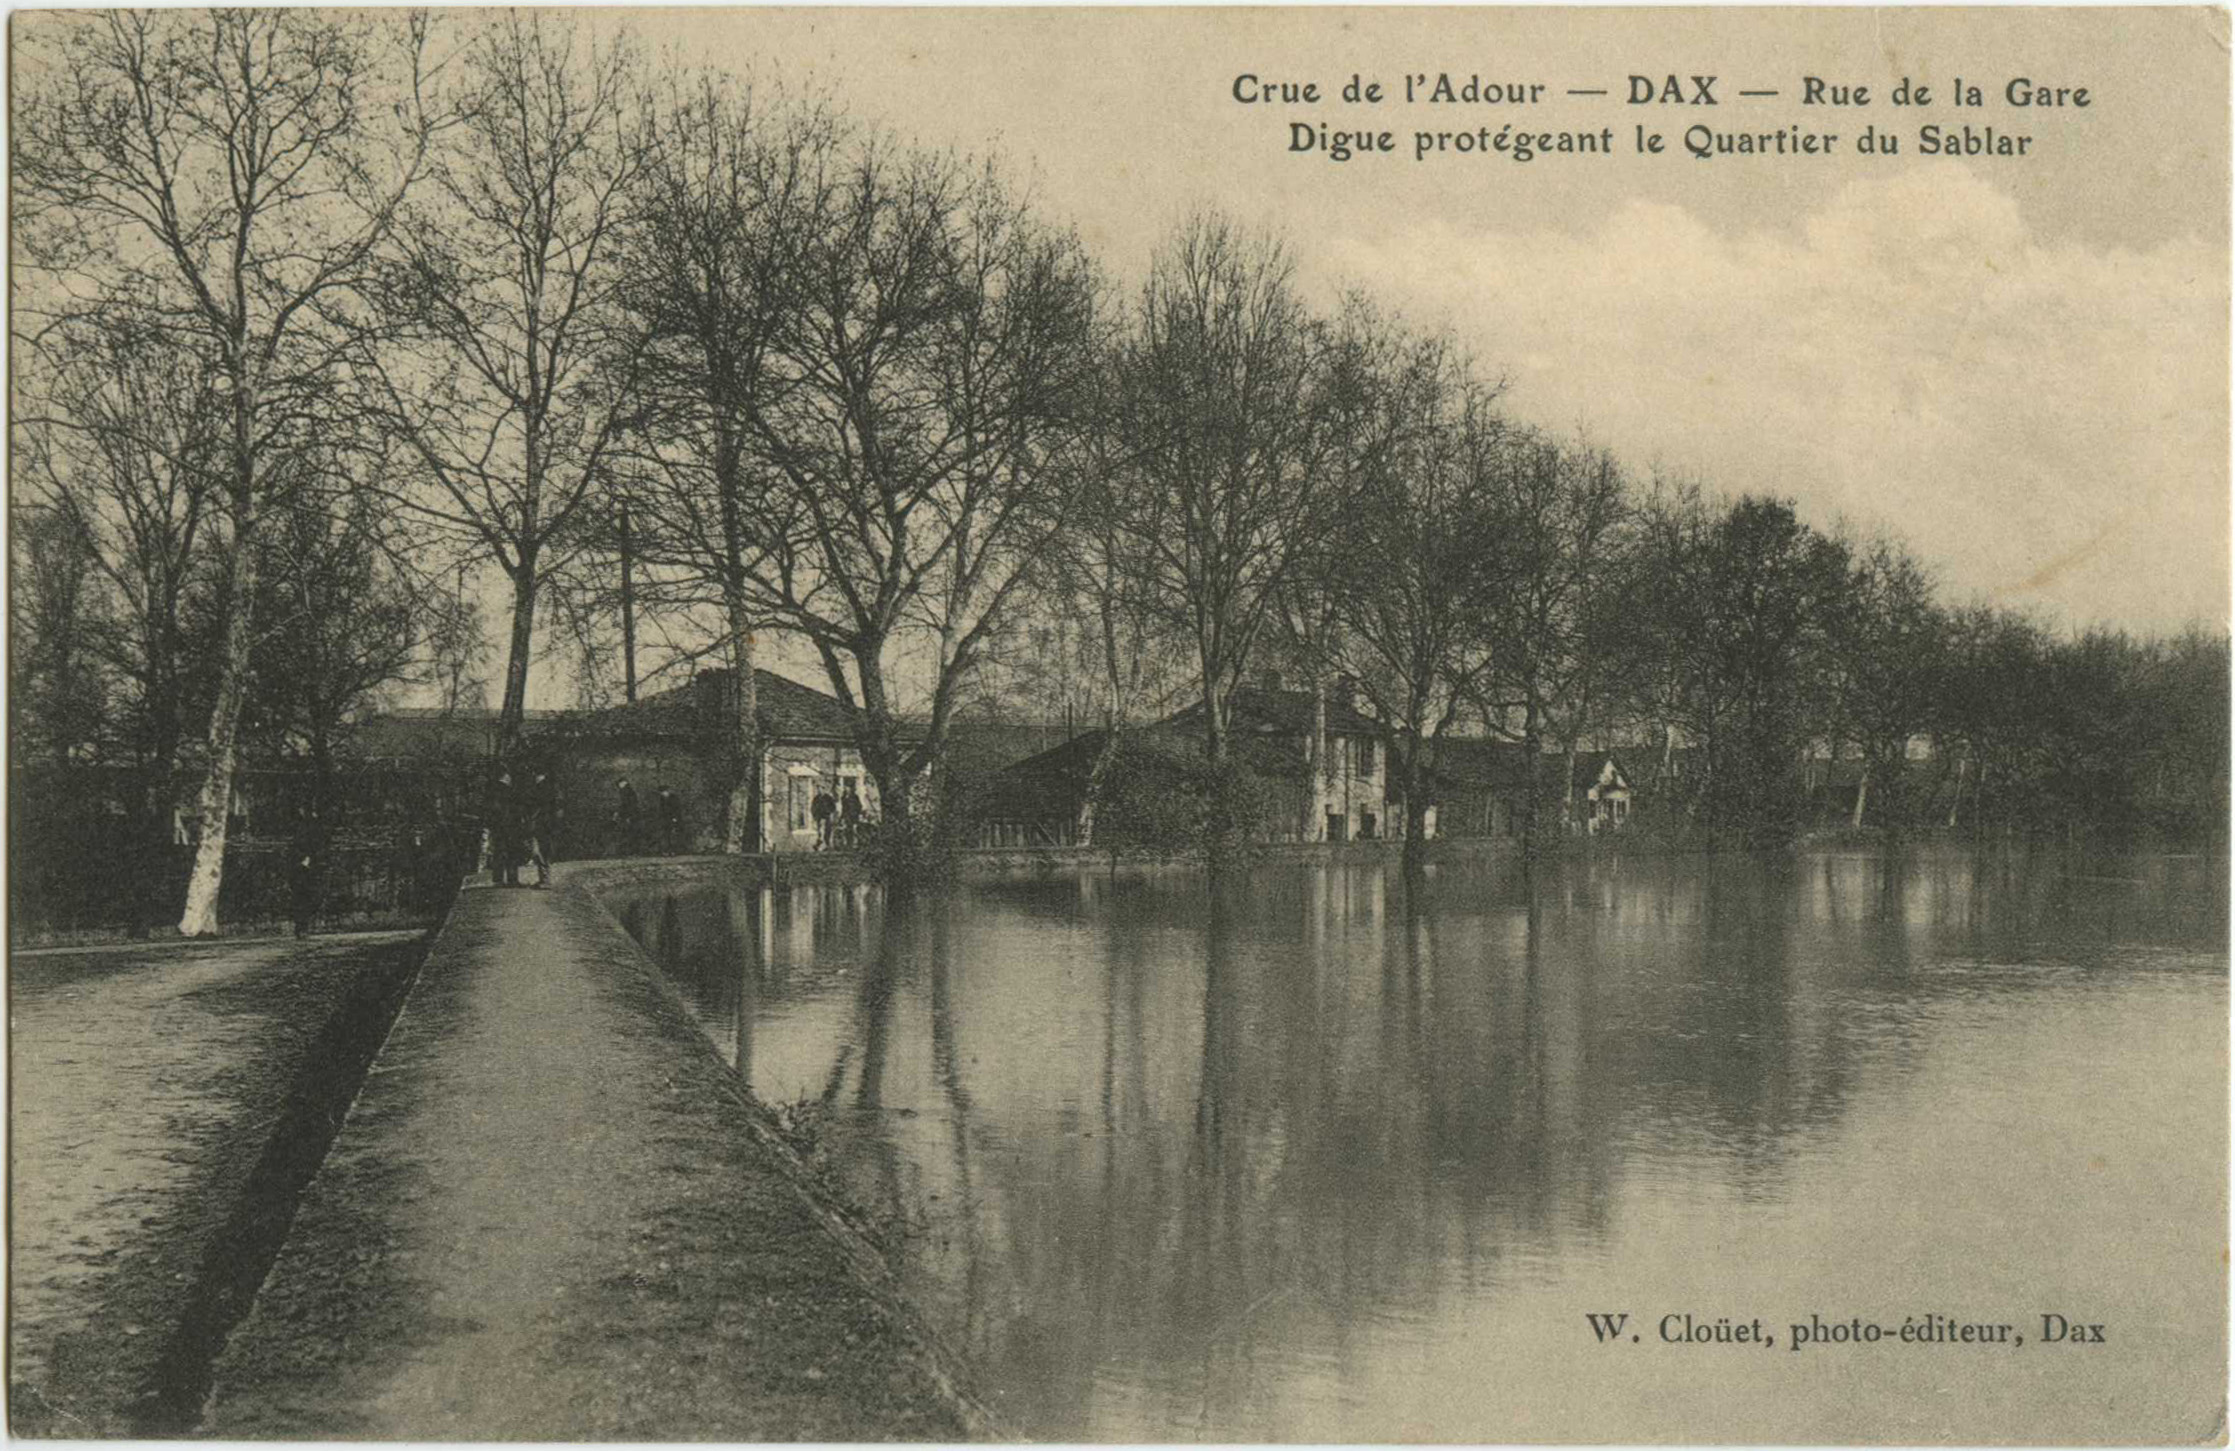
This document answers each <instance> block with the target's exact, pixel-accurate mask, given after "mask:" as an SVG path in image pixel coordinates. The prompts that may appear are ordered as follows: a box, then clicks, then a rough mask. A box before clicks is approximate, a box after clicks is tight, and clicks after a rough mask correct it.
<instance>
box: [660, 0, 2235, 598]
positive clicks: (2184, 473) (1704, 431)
mask: <svg viewBox="0 0 2235 1451" xmlns="http://www.w3.org/2000/svg"><path fill="white" fill-rule="evenodd" d="M628 23H629V24H630V25H631V26H632V27H633V28H634V29H635V30H636V32H637V33H638V35H639V37H640V39H641V40H642V41H644V42H645V43H647V45H648V46H649V47H651V48H652V49H653V50H654V51H659V50H660V49H662V48H663V47H670V46H674V47H679V48H680V49H679V51H678V52H677V53H679V54H681V55H683V56H685V57H687V58H689V59H691V60H703V61H706V62H709V63H715V64H721V65H726V66H730V67H733V68H736V69H739V70H741V71H742V70H747V69H758V70H760V71H762V72H764V73H773V74H778V75H782V76H785V77H787V78H788V79H791V80H793V81H797V80H798V79H800V78H802V77H805V76H811V77H812V78H813V81H814V83H816V84H819V85H821V86H822V87H825V88H826V89H827V90H829V91H830V92H831V93H832V94H834V95H835V96H837V97H838V98H840V99H841V100H843V101H844V102H845V103H846V104H847V105H848V107H849V108H850V109H851V110H852V111H854V112H855V113H856V114H858V115H861V116H864V117H868V118H877V119H882V120H885V121H888V122H890V123H891V124H893V125H895V126H896V127H897V128H898V129H900V130H902V131H904V132H906V133H909V134H911V135H914V136H916V137H918V138H920V139H922V140H924V141H926V142H931V143H935V144H941V145H956V146H961V147H966V148H970V149H994V150H998V151H999V152H1001V153H1002V154H1004V155H1005V156H1007V157H1008V158H1010V159H1011V160H1012V161H1013V162H1014V163H1016V164H1017V165H1018V166H1019V167H1020V168H1022V169H1025V170H1027V171H1029V172H1030V173H1031V174H1033V175H1034V176H1035V177H1036V178H1037V182H1038V186H1039V190H1040V194H1041V195H1042V197H1043V198H1044V199H1045V204H1046V206H1047V208H1048V210H1049V211H1050V212H1051V213H1052V214H1053V215H1055V216H1058V217H1061V218H1064V219H1067V220H1069V221H1071V222H1073V223H1075V224H1076V225H1077V226H1078V227H1079V228H1080V230H1081V231H1082V233H1083V234H1084V235H1085V236H1086V237H1087V239H1088V240H1089V242H1090V243H1091V244H1092V245H1093V246H1094V247H1095V249H1096V250H1097V252H1098V253H1099V254H1100V255H1101V256H1102V257H1103V258H1104V259H1105V261H1106V262H1107V264H1108V265H1109V266H1110V267H1111V269H1112V270H1113V271H1114V272H1115V273H1117V274H1118V275H1120V276H1121V277H1128V276H1135V275H1137V274H1138V272H1139V270H1140V268H1141V267H1142V265H1143V263H1144V262H1145V259H1146V257H1147V255H1148V253H1149V251H1150V250H1151V249H1152V248H1153V246H1154V245H1155V242H1156V240H1157V237H1158V236H1159V235H1160V234H1161V233H1162V231H1163V230H1164V229H1165V228H1166V227H1168V226H1169V225H1170V224H1171V222H1172V221H1173V219H1174V218H1176V217H1178V216H1180V215H1181V214H1183V213H1184V212H1185V211H1187V210H1188V209H1189V208H1190V207H1192V206H1194V205H1197V204H1200V203H1203V202H1216V203H1218V204H1221V205H1224V206H1226V207H1228V208H1230V209H1233V210H1235V211H1237V212H1240V213H1244V214H1246V215H1249V216H1252V217H1259V218H1262V219H1263V220H1264V221H1265V222H1267V223H1268V224H1270V225H1272V226H1275V227H1277V228H1279V229H1281V230H1282V231H1284V232H1285V233H1286V234H1287V235H1288V237H1289V238H1290V239H1291V241H1292V242H1293V244H1294V246H1295V248H1296V251H1297V254H1298V256H1299V258H1300V261H1301V263H1302V266H1303V269H1304V272H1305V275H1306V277H1307V280H1308V281H1309V282H1310V284H1311V285H1312V286H1314V287H1315V288H1319V289H1325V290H1327V291H1329V292H1332V290H1333V289H1334V288H1336V287H1339V286H1342V285H1348V284H1354V283H1356V284H1364V285H1366V286H1367V287H1368V288H1369V289H1370V290H1372V291H1374V292H1375V293H1376V294H1377V295H1379V296H1381V297H1383V298H1385V299H1388V300H1390V301H1392V302H1394V303H1397V304H1399V305H1401V306H1402V307H1403V308H1404V309H1405V310H1406V311H1407V312H1408V313H1409V314H1411V315H1412V316H1413V317H1415V318H1416V319H1417V320H1419V321H1422V322H1425V323H1431V324H1439V323H1448V324H1449V325H1450V326H1451V327H1452V328H1454V329H1455V330H1457V331H1458V332H1459V333H1460V334H1461V335H1462V336H1463V337H1465V338H1466V339H1467V340H1468V341H1469V342H1470V343H1471V344H1472V345H1473V346H1474V347H1475V348H1476V349H1477V350H1478V352H1479V354H1480V356H1481V357H1482V359H1483V360H1484V361H1485V363H1486V364H1488V365H1489V366H1490V367H1491V368H1493V369H1495V370H1498V371H1502V372H1504V373H1505V374H1506V375H1507V376H1509V377H1510V379H1511V381H1512V392H1511V394H1510V397H1511V401H1512V406H1513V409H1514V411H1515V412H1516V413H1518V414H1520V415H1521V416H1523V417H1525V418H1527V419H1529V420H1531V421H1534V422H1538V423H1542V424H1546V425H1549V426H1553V427H1558V428H1563V429H1566V428H1577V427H1581V428H1584V429H1587V430H1588V431H1589V432H1590V433H1591V434H1592V435H1593V436H1594V437H1595V438H1597V439H1598V440H1600V441H1602V442H1604V443H1606V444H1608V445H1610V446H1612V447H1613V448H1615V449H1616V450H1617V451H1618V452H1619V453H1620V454H1621V455H1622V456H1623V457H1624V458H1625V459H1627V460H1628V461H1630V462H1631V463H1632V464H1634V465H1635V466H1637V467H1638V468H1639V469H1641V470H1643V469H1647V468H1651V467H1654V466H1659V467H1663V468H1666V469H1668V470H1670V471H1673V472H1677V473H1683V474H1689V475H1695V476H1698V477H1700V478H1702V479H1704V480H1706V481H1709V482H1711V483H1713V484H1715V485H1716V486H1718V487H1721V488H1724V489H1728V490H1732V491H1736V490H1744V489H1752V490H1768V491H1773V492H1777V493H1780V494H1786V495H1790V496H1791V497H1794V498H1796V499H1798V500H1799V501H1800V502H1801V504H1802V505H1803V507H1804V508H1805V509H1806V511H1807V512H1808V514H1809V515H1810V517H1812V518H1813V519H1815V520H1817V521H1819V522H1825V523H1828V522H1830V521H1831V520H1833V519H1834V518H1835V517H1842V516H1843V517H1845V518H1847V519H1849V520H1851V521H1853V522H1854V523H1855V524H1857V525H1858V526H1860V527H1862V528H1865V529H1869V528H1875V527H1887V528H1892V529H1894V530H1896V531H1898V532H1899V533H1900V534H1901V535H1903V536H1904V537H1905V538H1907V539H1908V540H1909V541H1910V542H1911V543H1912V544H1913V545H1914V547H1915V548H1916V549H1917V551H1918V552H1919V553H1920V554H1922V555H1923V556H1924V557H1926V558H1927V559H1928V560H1929V561H1931V562H1932V563H1933V565H1934V566H1935V567H1936V568H1937V569H1938V570H1939V571H1940V574H1941V576H1942V578H1943V579H1944V581H1945V582H1946V584H1947V586H1948V588H1949V589H1950V591H1951V593H1953V594H1955V595H1957V596H1959V597H1965V596H1969V595H1972V594H1984V595H1989V596H1992V597H1994V598H1996V599H1999V600H2004V601H2008V602H2011V603H2014V604H2021V605H2026V606H2029V607H2033V608H2036V609H2038V610H2040V611H2041V612H2042V613H2043V614H2044V615H2045V616H2047V617H2049V618H2052V619H2055V620H2058V621H2062V622H2068V623H2087V622H2093V621H2098V620H2100V621H2107V622H2111V623H2117V624H2123V625H2129V626H2134V627H2140V628H2152V629H2154V628H2172V627H2178V626H2179V625H2180V624H2182V623H2184V622H2185V621H2187V620H2189V619H2192V618H2199V619H2207V620H2215V621H2216V620H2220V619H2223V618H2225V616H2226V614H2227V609H2228V599H2227V571H2228V558H2227V539H2228V525H2227V511H2228V479H2227V457H2228V456H2227V437H2228V420H2227V393H2228V390H2227V364H2226V359H2227V333H2226V317H2227V304H2228V299H2227V278H2228V257H2227V233H2228V219H2227V201H2228V193H2227V165H2228V148H2227V124H2228V123H2227V102H2226V96H2227V72H2226V65H2227V60H2226V50H2225V45H2226V36H2225V34H2224V27H2225V25H2226V18H2225V16H2224V15H2221V14H2216V13H2212V12H2203V11H2138V10H2124V11H2117V12H2102V11H2098V12H2075V11H2040V10H2025V11H2013V10H1999V11H1970V12H1963V13H1960V14H1950V13H1945V12H1931V11H1917V10H1874V11H1837V12H1826V11H1809V12H1773V13H1754V14H1744V13H1732V12H1720V13H1710V12H1700V11H1653V10H1642V11H1640V10H1631V11H1623V12H1619V13H1616V12H1593V11H1573V10H1549V11H1535V12H1511V11H1504V12H1467V11H1451V10H1440V11H1438V10H1428V11H1422V10H1408V11H1383V12H1373V11H1359V10H1310V11H1295V10H1285V11H1215V12H1205V11H1157V12H1086V13H1077V12H1071V13H1059V12H1049V11H995V12H977V13H963V14H957V13H951V12H937V11H902V12H895V11H858V10H821V11H808V12H801V11H791V12H757V13H737V12H729V13H707V12H698V13H681V14H678V13H673V12H659V11H640V12H636V13H634V14H633V15H631V16H630V17H629V22H628ZM1441 71H1449V72H1451V73H1453V74H1454V76H1455V77H1457V78H1459V79H1462V80H1463V79H1465V78H1466V77H1467V76H1469V75H1473V74H1477V73H1479V74H1480V75H1481V76H1482V77H1483V78H1484V79H1485V80H1488V81H1494V82H1499V83H1510V82H1523V83H1531V82H1533V83H1541V84H1543V85H1544V86H1545V87H1546V91H1545V94H1544V99H1543V100H1542V101H1541V102H1540V103H1539V104H1536V105H1533V106H1523V107H1514V106H1499V107H1491V106H1482V105H1475V106H1434V107H1431V106H1412V107H1405V106H1400V105H1391V104H1385V105H1383V106H1380V107H1366V106H1353V105H1345V104H1343V103H1342V102H1341V101H1340V100H1339V98H1338V97H1337V96H1336V92H1338V91H1339V88H1340V86H1341V84H1342V82H1343V81H1344V80H1346V79H1347V78H1348V77H1349V76H1350V75H1351V74H1352V73H1353V72H1360V73H1363V74H1364V75H1365V76H1366V77H1367V78H1368V79H1375V78H1379V79H1381V80H1383V81H1384V82H1385V83H1386V84H1388V85H1390V87H1391V90H1392V91H1394V89H1395V86H1396V85H1397V84H1399V83H1401V79H1402V77H1403V76H1404V75H1405V74H1406V73H1408V72H1412V73H1428V74H1431V75H1432V74H1434V73H1436V72H1441ZM1242 72H1252V73H1255V74H1257V75H1259V76H1261V77H1264V78H1266V79H1275V78H1282V79H1296V80H1317V81H1318V82H1319V83H1320V84H1321V86H1322V88H1323V93H1325V94H1326V95H1327V96H1328V98H1329V99H1327V100H1323V101H1322V102H1321V103H1320V104H1318V105H1313V106H1296V107H1280V106H1263V105H1259V106H1243V105H1240V104H1237V103H1236V102H1235V101H1234V100H1233V98H1232V86H1233V81H1234V78H1235V76H1236V75H1237V74H1240V73H1242ZM1671 72H1673V73H1676V74H1678V75H1680V76H1684V77H1690V76H1692V75H1694V74H1700V75H1713V76H1717V77H1719V78H1720V79H1718V80H1717V81H1716V82H1715V83H1714V88H1713V89H1714V94H1715V96H1716V99H1717V100H1718V102H1719V103H1720V104H1718V105H1716V106H1713V107H1706V106H1674V105H1666V106H1664V105H1652V106H1632V105H1629V104H1626V92H1627V77H1628V76H1630V75H1631V74H1633V73H1638V74H1648V75H1654V76H1664V75H1666V74H1667V73H1671ZM1806 75H1816V76H1819V77H1822V78H1824V79H1825V80H1827V81H1833V82H1841V83H1846V84H1863V85H1868V86H1869V87H1870V88H1871V91H1872V104H1870V105H1868V106H1866V107H1860V108H1853V109H1847V110H1838V109H1834V108H1831V107H1825V106H1804V105H1802V104H1800V99H1799V98H1800V91H1801V83H1802V78H1803V77H1804V76H1806ZM1959 75H1960V76H1962V77H1963V78H1964V79H1965V80H1966V81H1967V82H1969V83H1973V84H1977V85H1979V86H1980V87H1981V89H1982V91H1983V92H1984V93H1985V100H1986V101H1987V104H1986V105H1984V106H1982V107H1979V108H1977V109H1963V110H1958V109H1956V108H1954V107H1952V106H1951V105H1949V104H1948V92H1949V91H1950V90H1951V89H1952V86H1953V82H1954V80H1955V78H1956V77H1957V76H1959ZM1904 76H1908V77H1911V78H1913V79H1914V80H1916V81H1919V82H1922V83H1924V84H1926V85H1929V86H1930V87H1932V89H1933V92H1934V101H1933V104H1932V105H1930V106H1928V107H1923V108H1902V107H1895V106H1893V105H1891V104H1890V93H1891V90H1892V87H1893V85H1894V84H1895V83H1896V82H1897V81H1899V80H1900V79H1902V78H1903V77H1904ZM2018 76H2026V77H2030V78H2032V79H2033V80H2035V81H2036V82H2037V83H2039V84H2043V85H2048V86H2052V87H2053V86H2060V85H2061V86H2065V87H2068V88H2069V87H2079V86H2085V87H2087V88H2088V90H2089V92H2090V95H2089V100H2090V104H2089V105H2088V106H2087V107H2086V108H2084V109H2081V108H2072V107H2067V108H2064V109H2056V110H2044V109H2039V108H2031V109H2027V110H2022V111H2021V110H2015V109H2012V108H2011V107H2010V106H2008V105H2007V104H2006V103H2005V101H2004V96H2003V90H2004V86H2005V85H2006V83H2007V82H2008V81H2009V80H2011V79H2012V78H2015V77H2018ZM1685 87H1686V89H1687V90H1690V89H1691V83H1690V82H1689V81H1688V80H1687V81H1686V82H1685ZM1592 88H1604V89H1607V90H1609V91H1611V92H1613V94H1612V95H1610V96H1608V97H1605V98H1589V97H1568V96H1566V95H1565V94H1564V92H1566V91H1567V90H1569V89H1592ZM1741 89H1760V90H1777V91H1779V92H1780V93H1781V94H1780V95H1779V96H1777V97H1775V98H1769V97H1757V98H1741V97H1739V96H1738V95H1737V94H1736V92H1737V91H1739V90H1741ZM1295 120H1306V121H1311V122H1320V121H1324V122H1326V123H1327V124H1329V125H1331V126H1338V127H1343V128H1357V127H1361V126H1363V127H1368V128H1370V129H1377V130H1378V129H1388V130H1391V131H1394V132H1395V133H1396V139H1397V142H1398V144H1399V146H1400V148H1401V154H1400V155H1398V156H1395V157H1371V158H1361V159H1355V160H1352V161H1350V162H1347V163H1341V164H1338V163H1334V162H1330V161H1327V160H1325V159H1322V158H1321V157H1319V156H1316V155H1292V154H1289V153H1288V152H1287V151H1286V149H1285V148H1286V144H1287V140H1288V135H1289V132H1288V126H1289V123H1290V122H1292V121H1295ZM1508 121H1512V122H1515V123H1517V124H1523V125H1526V126H1527V127H1529V128H1530V129H1537V130H1542V129H1553V130H1562V129H1565V130H1586V129H1588V130H1597V129H1599V128H1602V127H1607V126H1611V127H1613V129H1614V131H1615V133H1616V134H1615V139H1616V142H1617V146H1618V154H1617V155H1616V156H1615V157H1613V158H1611V159H1606V158H1597V157H1557V156H1555V157H1550V158H1545V159H1541V160H1537V161H1533V162H1530V163H1527V164H1525V165H1524V164H1517V163H1514V162H1512V161H1510V160H1506V159H1504V158H1502V157H1498V156H1491V157H1487V158H1486V157H1481V156H1446V157H1442V158H1437V159H1431V160H1430V161H1427V162H1422V163H1416V162H1414V161H1413V160H1412V159H1411V141H1412V134H1413V132H1415V131H1416V130H1419V129H1423V128H1427V129H1462V128H1463V129H1467V130H1470V131H1471V130H1474V129H1475V128H1478V127H1480V126H1481V125H1482V124H1484V123H1485V122H1487V123H1488V124H1489V125H1490V126H1491V127H1492V129H1493V130H1495V129H1496V128H1497V127H1498V126H1500V125H1502V124H1504V123H1506V122H1508ZM1967 122H1968V123H1970V124H1972V125H1973V126H1974V127H1975V128H1979V127H1984V126H1988V125H1992V126H1994V127H1995V128H1996V129H1997V130H1998V131H1999V132H2004V133H2008V134H2024V135H2030V136H2031V137H2033V138H2034V139H2033V142H2032V145H2031V147H2030V148H2029V153H2030V154H2029V155H2027V156H2025V157H2022V158H2008V159H1989V158H1981V159H1976V160H1973V159H1958V158H1950V157H1941V156H1932V157H1926V156H1920V155H1917V154H1916V140H1915V137H1916V133H1917V131H1918V129H1919V128H1920V127H1921V126H1923V125H1927V124H1937V125H1940V126H1943V127H1958V126H1961V125H1963V124H1965V123H1967ZM1702 123H1704V124H1708V125H1711V126H1714V127H1717V128H1718V129H1724V130H1742V131H1752V132H1762V131H1774V130H1776V129H1778V128H1779V127H1783V126H1792V125H1800V126H1802V127H1804V128H1805V129H1808V130H1810V131H1831V132H1835V133H1838V135H1839V137H1840V141H1839V143H1838V147H1837V150H1836V152H1835V153H1834V154H1833V155H1832V156H1831V157H1830V158H1828V159H1826V158H1818V157H1801V158H1791V157H1787V158H1779V157H1776V156H1770V157H1732V158H1727V159H1712V160H1695V159H1693V158H1691V157H1689V156H1684V155H1678V154H1671V155H1665V156H1662V157H1656V158H1644V157H1637V156H1634V155H1628V154H1622V153H1625V152H1627V151H1629V149H1630V147H1631V145H1632V139H1631V138H1632V132H1633V128H1634V127H1636V126H1638V125H1641V124H1643V125H1646V126H1648V127H1649V128H1652V129H1658V130H1662V131H1664V132H1665V133H1667V135H1668V136H1669V144H1670V146H1671V148H1672V151H1673V150H1674V148H1676V147H1678V146H1679V145H1680V144H1681V137H1682V133H1683V131H1684V129H1685V128H1686V127H1688V126H1691V125H1694V124H1702ZM1866 124H1868V125H1872V126H1875V127H1876V128H1877V129H1878V130H1879V131H1880V132H1886V131H1892V132H1894V133H1895V134H1897V135H1898V136H1900V137H1901V138H1902V153H1901V155H1900V156H1898V157H1895V158H1885V157H1877V158H1871V157H1863V156H1859V155H1857V154H1856V153H1855V151H1854V148H1853V140H1854V138H1855V136H1856V135H1857V134H1859V132H1860V130H1861V128H1862V126H1864V125H1866Z"/></svg>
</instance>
